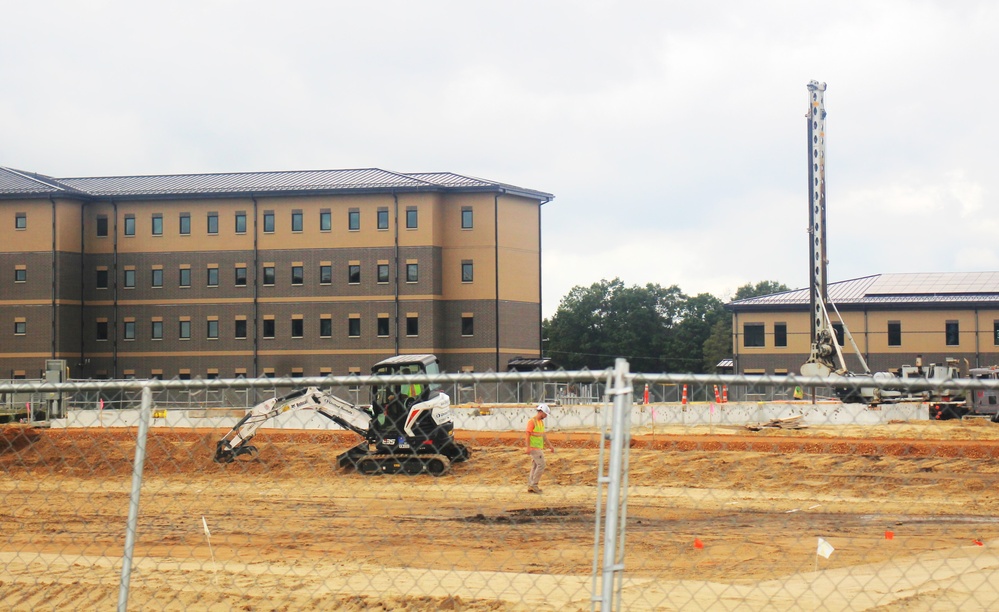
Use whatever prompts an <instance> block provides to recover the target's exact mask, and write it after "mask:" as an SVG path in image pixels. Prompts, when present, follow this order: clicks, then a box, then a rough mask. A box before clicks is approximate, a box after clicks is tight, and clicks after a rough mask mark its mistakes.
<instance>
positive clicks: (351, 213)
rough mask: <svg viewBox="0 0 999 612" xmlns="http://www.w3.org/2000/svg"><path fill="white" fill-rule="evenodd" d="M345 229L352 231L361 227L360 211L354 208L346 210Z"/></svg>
mask: <svg viewBox="0 0 999 612" xmlns="http://www.w3.org/2000/svg"><path fill="white" fill-rule="evenodd" d="M347 229H349V230H350V231H352V232H356V231H358V230H360V229H361V211H359V210H358V209H356V208H351V209H350V210H348V211H347Z"/></svg>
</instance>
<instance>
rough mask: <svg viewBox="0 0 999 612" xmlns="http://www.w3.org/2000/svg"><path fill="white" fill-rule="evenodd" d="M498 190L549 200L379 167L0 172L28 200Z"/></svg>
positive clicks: (2, 184) (4, 189)
mask: <svg viewBox="0 0 999 612" xmlns="http://www.w3.org/2000/svg"><path fill="white" fill-rule="evenodd" d="M462 189H473V190H485V191H504V192H512V193H516V194H518V195H524V196H527V197H531V198H536V199H538V200H541V201H542V202H547V201H549V200H551V199H552V197H553V196H552V195H551V194H549V193H545V192H541V191H535V190H532V189H524V188H521V187H515V186H513V185H507V184H505V183H497V182H495V181H486V180H483V179H477V178H471V177H467V176H461V175H459V174H453V173H450V172H427V173H412V174H406V173H400V172H391V171H388V170H381V169H379V168H362V169H356V170H295V171H278V172H234V173H220V174H161V175H149V176H106V177H78V178H60V179H56V178H50V177H42V176H41V175H35V174H31V173H27V172H21V171H17V170H13V169H8V168H2V167H0V195H9V196H28V195H34V194H39V193H42V194H48V193H59V192H68V193H75V194H78V195H88V196H91V197H95V198H159V197H185V196H187V197H191V196H199V195H202V196H228V195H246V194H263V193H272V194H274V193H298V194H300V193H316V192H319V193H328V192H337V191H349V192H357V191H373V192H385V191H392V190H395V191H402V192H412V191H451V190H462Z"/></svg>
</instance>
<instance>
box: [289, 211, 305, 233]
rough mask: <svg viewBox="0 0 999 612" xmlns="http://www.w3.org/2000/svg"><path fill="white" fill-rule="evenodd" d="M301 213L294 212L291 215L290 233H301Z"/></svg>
mask: <svg viewBox="0 0 999 612" xmlns="http://www.w3.org/2000/svg"><path fill="white" fill-rule="evenodd" d="M302 223H303V222H302V211H300V210H295V211H292V213H291V231H293V232H301V231H302Z"/></svg>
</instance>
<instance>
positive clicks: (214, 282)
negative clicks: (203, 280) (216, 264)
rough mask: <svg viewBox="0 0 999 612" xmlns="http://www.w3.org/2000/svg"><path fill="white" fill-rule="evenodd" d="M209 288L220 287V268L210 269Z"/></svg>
mask: <svg viewBox="0 0 999 612" xmlns="http://www.w3.org/2000/svg"><path fill="white" fill-rule="evenodd" d="M208 286H209V287H218V286H219V269H218V268H208Z"/></svg>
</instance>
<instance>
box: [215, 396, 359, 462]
mask: <svg viewBox="0 0 999 612" xmlns="http://www.w3.org/2000/svg"><path fill="white" fill-rule="evenodd" d="M290 410H314V411H316V412H318V413H319V414H321V415H323V416H324V417H326V418H328V419H330V420H331V421H333V422H334V423H336V424H337V425H340V426H341V427H343V428H344V429H349V430H350V431H353V432H354V433H357V434H359V435H361V436H364V437H367V436H368V432H369V430H370V428H371V415H370V414H369V413H368V412H367V411H365V410H363V409H361V408H358V407H357V406H354V405H353V404H351V403H349V402H346V401H344V400H342V399H340V398H338V397H336V396H335V395H332V394H330V393H326V392H325V391H322V390H320V389H319V388H318V387H307V388H305V389H298V390H295V391H292V392H291V393H289V394H287V395H284V396H282V397H276V398H271V399H268V400H265V401H263V402H261V403H259V404H257V405H256V406H254V407H253V408H251V409H250V410H249V411H248V412H247V413H246V415H245V416H244V417H243V418H242V419H240V420H239V422H238V423H236V424H235V425H234V426H233V428H232V429H231V430H229V432H228V433H226V435H225V436H223V437H222V439H221V440H219V441H218V443H217V444H216V445H215V462H216V463H231V462H232V461H234V460H235V459H236V457H239V456H240V455H255V454H256V453H257V449H256V447H255V446H251V445H250V444H249V442H250V440H252V439H253V436H254V435H255V434H256V431H257V429H258V428H260V426H261V425H263V424H264V423H265V422H266V421H268V420H270V419H272V418H274V417H276V416H278V415H279V414H282V413H285V412H288V411H290Z"/></svg>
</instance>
